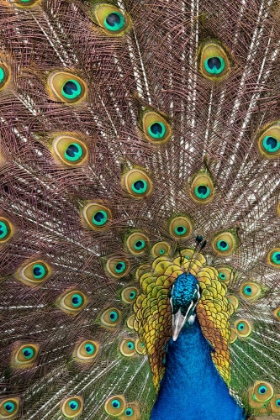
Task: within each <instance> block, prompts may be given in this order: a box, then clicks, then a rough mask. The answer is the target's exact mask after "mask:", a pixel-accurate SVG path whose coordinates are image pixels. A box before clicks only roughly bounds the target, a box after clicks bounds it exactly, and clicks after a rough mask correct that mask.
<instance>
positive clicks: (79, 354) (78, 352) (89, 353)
mask: <svg viewBox="0 0 280 420" xmlns="http://www.w3.org/2000/svg"><path fill="white" fill-rule="evenodd" d="M99 348H100V344H99V343H97V342H96V341H92V340H85V341H82V342H81V343H79V344H78V345H77V346H76V348H75V350H74V353H73V357H74V358H76V359H78V360H79V361H80V362H83V363H91V362H92V361H93V360H94V359H95V358H96V356H97V354H98V351H99Z"/></svg>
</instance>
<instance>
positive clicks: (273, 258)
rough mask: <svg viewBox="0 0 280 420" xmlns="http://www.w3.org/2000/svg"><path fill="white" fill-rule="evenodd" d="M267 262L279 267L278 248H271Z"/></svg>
mask: <svg viewBox="0 0 280 420" xmlns="http://www.w3.org/2000/svg"><path fill="white" fill-rule="evenodd" d="M267 263H268V264H269V265H271V266H272V267H274V268H278V269H279V268H280V248H278V247H277V248H273V249H272V250H271V251H269V253H268V255H267Z"/></svg>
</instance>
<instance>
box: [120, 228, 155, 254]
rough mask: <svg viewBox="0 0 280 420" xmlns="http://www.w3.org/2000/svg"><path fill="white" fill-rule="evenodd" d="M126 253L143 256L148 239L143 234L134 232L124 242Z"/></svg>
mask: <svg viewBox="0 0 280 420" xmlns="http://www.w3.org/2000/svg"><path fill="white" fill-rule="evenodd" d="M125 245H126V248H127V251H128V252H130V253H131V254H133V255H143V254H144V253H145V252H146V251H147V248H148V246H149V239H148V237H147V236H146V235H144V233H141V232H134V233H132V234H131V235H129V236H128V237H127V239H126V242H125Z"/></svg>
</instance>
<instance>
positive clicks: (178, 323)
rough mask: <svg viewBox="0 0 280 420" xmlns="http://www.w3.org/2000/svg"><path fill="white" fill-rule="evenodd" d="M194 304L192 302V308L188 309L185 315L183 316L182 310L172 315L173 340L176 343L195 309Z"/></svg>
mask: <svg viewBox="0 0 280 420" xmlns="http://www.w3.org/2000/svg"><path fill="white" fill-rule="evenodd" d="M193 306H194V305H193V302H191V304H190V306H189V307H188V310H187V312H186V314H185V315H183V314H182V312H181V309H180V308H179V310H178V311H177V312H176V313H175V314H172V338H173V341H176V340H177V338H178V337H179V334H180V331H181V329H182V328H183V326H184V325H185V323H186V321H187V320H188V316H189V312H190V311H191V309H192V308H193Z"/></svg>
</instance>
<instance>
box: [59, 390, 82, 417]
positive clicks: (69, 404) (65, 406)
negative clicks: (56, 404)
mask: <svg viewBox="0 0 280 420" xmlns="http://www.w3.org/2000/svg"><path fill="white" fill-rule="evenodd" d="M83 408H84V400H83V398H82V397H80V396H78V395H75V396H73V397H69V398H66V399H64V400H63V401H61V403H60V410H61V412H62V414H63V415H64V416H65V417H67V418H68V419H73V418H75V417H77V416H79V415H80V414H81V413H82V411H83Z"/></svg>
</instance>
